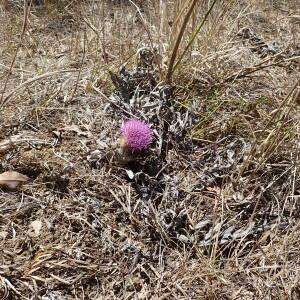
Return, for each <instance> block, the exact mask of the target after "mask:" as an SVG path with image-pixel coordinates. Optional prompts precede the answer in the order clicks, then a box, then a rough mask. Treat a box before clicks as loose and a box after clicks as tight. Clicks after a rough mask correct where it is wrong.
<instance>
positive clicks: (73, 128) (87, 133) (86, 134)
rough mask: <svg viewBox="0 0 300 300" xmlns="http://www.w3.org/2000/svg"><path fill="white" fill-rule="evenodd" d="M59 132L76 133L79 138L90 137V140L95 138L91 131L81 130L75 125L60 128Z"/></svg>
mask: <svg viewBox="0 0 300 300" xmlns="http://www.w3.org/2000/svg"><path fill="white" fill-rule="evenodd" d="M59 131H72V132H75V133H76V134H77V135H78V136H84V137H88V138H91V137H93V135H92V133H91V132H90V131H83V130H81V129H80V128H79V126H77V125H75V124H72V125H70V126H65V127H63V128H60V129H59Z"/></svg>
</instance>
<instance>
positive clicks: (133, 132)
mask: <svg viewBox="0 0 300 300" xmlns="http://www.w3.org/2000/svg"><path fill="white" fill-rule="evenodd" d="M151 142H152V130H151V128H150V126H149V124H147V123H146V122H143V121H140V120H128V121H125V122H124V123H123V125H122V127H121V143H120V145H121V149H122V150H123V152H124V150H125V152H128V150H129V151H130V152H132V153H134V152H140V151H142V150H145V149H147V148H148V147H149V145H150V144H151Z"/></svg>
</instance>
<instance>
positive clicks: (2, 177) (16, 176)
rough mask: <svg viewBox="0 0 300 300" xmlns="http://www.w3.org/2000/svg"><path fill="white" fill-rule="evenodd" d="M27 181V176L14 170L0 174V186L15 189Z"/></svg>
mask: <svg viewBox="0 0 300 300" xmlns="http://www.w3.org/2000/svg"><path fill="white" fill-rule="evenodd" d="M28 181H29V177H27V176H26V175H23V174H21V173H19V172H16V171H7V172H4V173H2V174H0V187H2V188H7V189H9V190H15V189H16V188H17V187H18V186H20V185H22V184H24V183H26V182H28Z"/></svg>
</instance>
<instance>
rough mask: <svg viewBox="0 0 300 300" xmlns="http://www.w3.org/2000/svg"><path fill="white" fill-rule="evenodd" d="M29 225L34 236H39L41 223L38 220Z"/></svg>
mask: <svg viewBox="0 0 300 300" xmlns="http://www.w3.org/2000/svg"><path fill="white" fill-rule="evenodd" d="M30 225H31V227H32V228H33V230H34V236H36V237H37V236H39V235H40V231H41V229H42V225H43V224H42V222H41V221H40V220H35V221H33V222H31V223H30Z"/></svg>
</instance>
